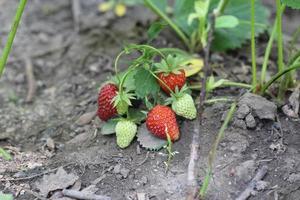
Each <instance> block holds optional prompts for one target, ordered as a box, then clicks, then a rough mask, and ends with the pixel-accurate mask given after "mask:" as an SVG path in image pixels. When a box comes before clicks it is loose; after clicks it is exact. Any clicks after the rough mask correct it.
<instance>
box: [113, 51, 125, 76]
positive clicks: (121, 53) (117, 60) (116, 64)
mask: <svg viewBox="0 0 300 200" xmlns="http://www.w3.org/2000/svg"><path fill="white" fill-rule="evenodd" d="M124 53H126V51H125V50H123V51H121V52H120V53H119V54H118V56H117V57H116V60H115V63H114V66H115V74H116V75H117V74H118V63H119V60H120V58H121V56H122V55H123V54H124ZM117 79H118V81H119V82H120V78H119V77H118V76H117Z"/></svg>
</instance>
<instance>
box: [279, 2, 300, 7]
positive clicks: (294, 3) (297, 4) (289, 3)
mask: <svg viewBox="0 0 300 200" xmlns="http://www.w3.org/2000/svg"><path fill="white" fill-rule="evenodd" d="M281 2H282V3H283V4H286V5H287V6H288V7H291V8H294V9H300V1H299V0H281Z"/></svg>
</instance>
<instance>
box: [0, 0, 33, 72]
mask: <svg viewBox="0 0 300 200" xmlns="http://www.w3.org/2000/svg"><path fill="white" fill-rule="evenodd" d="M26 3H27V0H20V2H19V6H18V8H17V12H16V15H15V18H14V22H13V25H12V27H11V30H10V32H9V35H8V38H7V42H6V44H5V47H4V50H3V53H2V56H1V58H0V76H1V75H2V73H3V71H4V67H5V65H6V62H7V58H8V55H9V53H10V50H11V47H12V44H13V41H14V38H15V35H16V32H17V30H18V26H19V23H20V20H21V17H22V14H23V11H24V8H25V5H26Z"/></svg>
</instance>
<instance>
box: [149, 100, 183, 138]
mask: <svg viewBox="0 0 300 200" xmlns="http://www.w3.org/2000/svg"><path fill="white" fill-rule="evenodd" d="M146 125H147V128H148V130H149V131H150V132H151V133H153V135H155V136H157V137H159V138H162V139H167V134H166V131H167V132H168V134H169V136H170V138H171V140H172V141H175V140H177V139H178V138H179V129H178V125H177V122H176V116H175V113H174V112H173V110H172V109H171V108H169V107H168V106H162V105H157V106H155V107H154V108H152V109H151V110H150V111H149V113H148V115H147V119H146Z"/></svg>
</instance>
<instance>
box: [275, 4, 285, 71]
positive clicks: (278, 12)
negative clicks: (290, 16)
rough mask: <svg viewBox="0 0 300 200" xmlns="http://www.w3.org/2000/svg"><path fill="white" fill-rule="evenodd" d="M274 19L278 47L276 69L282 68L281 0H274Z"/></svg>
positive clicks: (280, 69)
mask: <svg viewBox="0 0 300 200" xmlns="http://www.w3.org/2000/svg"><path fill="white" fill-rule="evenodd" d="M276 19H277V26H276V28H277V48H278V60H277V64H278V71H282V70H283V69H284V63H283V40H282V10H281V1H280V0H276Z"/></svg>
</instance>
